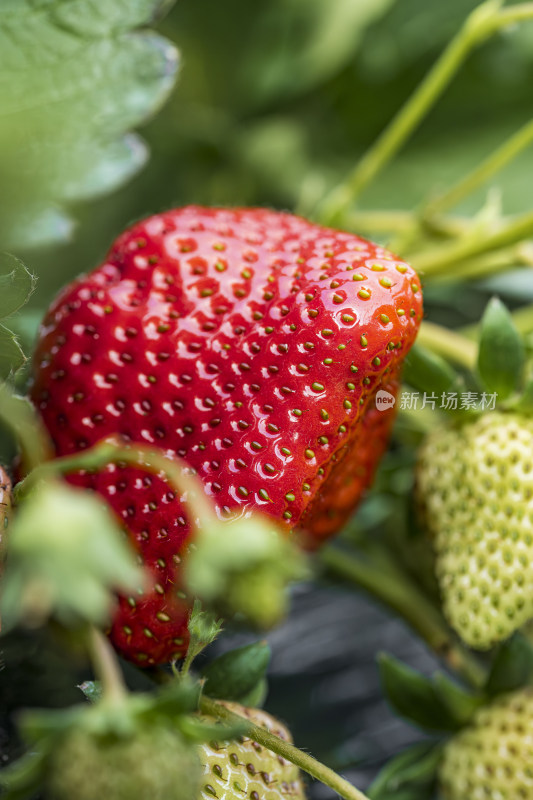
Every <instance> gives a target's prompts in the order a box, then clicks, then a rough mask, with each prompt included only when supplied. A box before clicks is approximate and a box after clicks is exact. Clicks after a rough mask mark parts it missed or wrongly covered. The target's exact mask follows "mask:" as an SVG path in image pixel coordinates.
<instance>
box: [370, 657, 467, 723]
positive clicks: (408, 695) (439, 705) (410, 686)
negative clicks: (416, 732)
mask: <svg viewBox="0 0 533 800" xmlns="http://www.w3.org/2000/svg"><path fill="white" fill-rule="evenodd" d="M379 671H380V676H381V683H382V686H383V691H384V692H385V696H386V698H387V700H388V702H389V703H390V704H391V706H392V707H393V709H394V710H395V711H396V712H397V713H398V714H399V715H400V716H401V717H404V718H405V719H407V720H409V722H412V723H414V724H415V725H417V726H418V727H420V728H423V729H424V730H428V731H456V730H458V729H459V728H461V727H462V726H463V725H464V722H465V720H464V715H465V714H464V711H462V710H461V711H460V712H459V714H458V713H457V709H456V708H455V703H456V699H457V692H459V691H460V690H459V687H456V686H455V685H454V684H451V682H449V681H448V685H446V684H445V683H444V682H443V681H442V679H441V681H440V683H439V684H438V685H435V684H434V682H433V681H432V680H431V679H429V678H426V677H424V676H423V675H422V674H421V673H419V672H417V671H416V670H414V669H412V668H411V667H408V666H407V665H406V664H403V663H402V662H401V661H398V659H396V658H394V657H393V656H390V655H385V654H382V655H381V656H380V657H379ZM450 686H453V696H451V697H448V696H447V695H448V692H449V691H450ZM450 693H451V691H450ZM465 695H466V693H465ZM466 696H467V695H466ZM474 710H475V707H472V709H471V712H470V713H471V714H472V713H473V712H474Z"/></svg>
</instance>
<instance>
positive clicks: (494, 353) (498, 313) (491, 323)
mask: <svg viewBox="0 0 533 800" xmlns="http://www.w3.org/2000/svg"><path fill="white" fill-rule="evenodd" d="M524 364H525V349H524V343H523V341H522V337H521V336H520V333H519V332H518V330H517V329H516V327H515V324H514V322H513V318H512V316H511V314H510V313H509V311H508V310H507V308H506V307H505V306H504V304H503V303H502V302H501V300H499V298H497V297H493V298H492V300H490V301H489V303H488V305H487V308H486V309H485V313H484V314H483V318H482V320H481V335H480V341H479V355H478V371H479V374H480V377H481V380H482V381H483V383H484V385H485V387H486V388H487V389H488V391H489V392H496V393H497V394H498V399H499V400H505V399H506V398H507V397H509V395H510V394H512V393H513V392H514V391H515V390H516V389H517V388H518V386H519V385H520V383H521V381H522V376H523V371H524Z"/></svg>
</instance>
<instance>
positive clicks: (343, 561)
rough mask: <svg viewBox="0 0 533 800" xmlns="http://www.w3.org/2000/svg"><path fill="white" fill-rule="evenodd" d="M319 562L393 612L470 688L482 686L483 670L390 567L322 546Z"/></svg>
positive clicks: (402, 576)
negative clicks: (471, 686)
mask: <svg viewBox="0 0 533 800" xmlns="http://www.w3.org/2000/svg"><path fill="white" fill-rule="evenodd" d="M320 559H321V561H322V563H323V565H324V566H325V567H326V569H327V570H328V571H329V572H332V573H334V574H336V575H338V576H339V577H341V578H344V579H345V580H348V581H350V582H351V583H355V584H356V585H357V586H358V587H360V588H361V589H364V590H365V591H367V592H368V593H369V594H371V595H372V596H373V597H375V598H377V599H378V600H379V601H380V602H382V603H383V604H384V605H386V606H388V607H389V608H391V609H392V610H393V611H396V612H397V613H398V614H399V615H400V616H401V617H402V618H403V619H404V620H405V621H406V622H407V623H408V624H409V625H410V626H411V627H412V628H413V629H414V630H415V631H416V632H417V633H418V634H419V635H420V636H421V637H422V638H423V639H424V641H425V642H426V643H427V644H428V645H429V646H430V647H431V648H432V650H434V652H435V653H436V654H437V655H438V656H440V657H441V658H443V659H444V660H445V661H446V662H447V663H448V664H449V666H450V667H452V669H454V670H455V671H456V672H458V673H459V674H460V675H462V676H463V678H465V680H467V681H468V682H469V683H470V684H471V685H473V686H476V687H479V686H482V685H483V684H484V682H485V678H486V675H485V671H484V669H483V668H482V667H481V665H480V664H479V663H478V661H477V659H475V658H474V656H472V654H471V653H469V651H468V650H466V649H465V648H464V647H463V646H462V645H461V644H460V643H459V642H458V641H457V640H456V639H455V638H454V637H453V634H452V633H451V631H450V629H449V627H448V625H447V624H446V622H445V621H444V619H443V618H442V616H441V614H440V613H439V611H438V610H437V609H436V608H434V607H433V606H432V605H430V603H429V602H428V600H427V598H426V597H425V595H424V594H423V593H422V592H421V591H420V589H418V588H417V587H416V586H415V585H414V584H413V582H412V581H410V580H409V578H408V577H407V575H405V574H404V573H401V572H399V571H398V569H397V568H396V567H394V566H393V565H391V564H387V567H386V568H385V569H384V568H382V567H381V566H377V565H376V564H373V563H372V562H371V561H370V560H367V559H364V560H363V559H359V558H357V557H355V555H353V554H348V553H346V551H344V550H341V549H340V548H337V547H326V548H325V549H324V550H322V552H321V554H320Z"/></svg>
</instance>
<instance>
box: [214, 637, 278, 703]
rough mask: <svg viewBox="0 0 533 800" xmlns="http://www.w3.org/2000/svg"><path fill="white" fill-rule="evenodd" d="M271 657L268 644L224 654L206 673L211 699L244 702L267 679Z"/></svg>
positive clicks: (246, 646) (257, 643) (250, 646)
mask: <svg viewBox="0 0 533 800" xmlns="http://www.w3.org/2000/svg"><path fill="white" fill-rule="evenodd" d="M270 655H271V653H270V647H269V646H268V644H267V642H254V643H253V644H249V645H245V646H244V647H238V648H237V649H236V650H230V652H229V653H224V654H223V655H221V656H219V657H218V658H217V659H215V660H214V661H212V662H211V663H210V664H209V665H208V666H207V667H206V668H205V669H204V670H203V671H202V674H203V677H204V678H205V679H206V683H205V693H206V694H207V695H208V696H209V697H216V698H220V699H222V700H236V701H241V702H242V701H243V700H244V698H245V697H246V696H247V695H249V694H251V693H252V692H253V691H254V690H255V689H256V687H257V684H258V683H260V682H261V681H262V680H263V679H264V677H265V674H266V671H267V668H268V664H269V662H270Z"/></svg>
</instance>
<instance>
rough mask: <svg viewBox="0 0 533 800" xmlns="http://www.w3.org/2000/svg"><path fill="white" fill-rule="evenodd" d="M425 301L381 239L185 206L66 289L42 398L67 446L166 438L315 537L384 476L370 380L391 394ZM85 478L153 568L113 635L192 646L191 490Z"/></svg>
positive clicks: (123, 472)
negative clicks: (178, 585)
mask: <svg viewBox="0 0 533 800" xmlns="http://www.w3.org/2000/svg"><path fill="white" fill-rule="evenodd" d="M421 314H422V299H421V292H420V283H419V280H418V279H417V276H416V274H415V272H414V271H413V270H412V269H411V267H409V266H408V265H407V264H404V263H403V262H401V261H397V260H396V259H395V258H394V257H393V256H392V255H391V254H390V253H388V252H387V251H386V250H384V249H383V248H381V247H379V246H377V245H375V244H372V243H370V242H367V241H365V240H364V239H360V238H359V237H357V236H354V235H352V234H349V233H341V232H339V231H335V230H331V229H327V228H322V227H319V226H317V225H313V224H311V223H309V222H307V221H305V220H303V219H300V218H298V217H295V216H292V215H290V214H284V213H277V212H273V211H267V210H263V209H237V210H225V209H208V208H198V207H186V208H182V209H177V210H175V211H170V212H168V213H165V214H159V215H157V216H154V217H151V218H149V219H147V220H144V221H143V222H140V223H138V224H137V225H135V226H134V227H132V228H131V229H130V230H128V231H126V232H125V233H124V234H123V235H122V236H120V237H119V238H118V240H117V241H116V242H115V244H114V245H113V247H112V249H111V251H110V252H109V255H108V257H107V259H106V261H105V263H104V264H102V265H101V266H100V267H98V269H96V270H95V271H94V272H92V273H91V274H90V275H88V276H86V277H82V278H81V279H79V280H78V281H76V282H75V283H74V284H72V285H71V286H69V287H67V288H66V289H65V290H64V291H63V292H62V293H61V294H60V296H59V297H58V299H57V300H56V302H55V303H54V305H53V306H52V308H51V310H50V312H49V313H48V316H47V317H46V319H45V321H44V323H43V326H42V329H41V337H40V342H39V345H38V349H37V354H36V358H35V383H34V387H33V392H32V394H33V399H34V402H35V403H36V405H37V406H38V408H39V409H40V411H41V414H42V416H43V419H44V421H45V423H46V425H47V426H48V428H49V430H50V433H51V435H52V437H53V440H54V442H55V447H56V449H57V452H58V453H60V454H68V453H72V452H74V451H76V450H80V449H82V448H85V447H87V446H89V445H91V444H93V443H95V442H97V441H98V440H100V439H102V438H104V437H107V436H109V435H112V434H115V435H116V434H117V433H118V434H121V435H122V436H123V437H124V439H125V440H126V441H136V442H143V443H150V444H154V445H157V446H159V447H160V448H162V449H163V450H164V451H165V452H166V453H167V454H168V455H169V456H170V457H172V456H173V455H174V454H178V455H179V456H181V457H182V458H184V459H185V460H186V461H187V462H188V463H189V464H190V465H191V466H193V467H194V468H195V469H196V470H197V472H198V475H199V476H200V478H201V479H202V480H203V482H204V485H205V488H206V491H207V493H208V495H210V496H211V497H212V498H213V501H214V502H215V504H216V506H217V509H218V511H219V513H221V514H223V513H225V512H226V511H227V510H229V509H235V508H240V511H241V513H242V514H246V513H249V512H250V511H251V510H252V509H259V510H261V511H263V512H266V513H267V514H269V515H271V516H272V517H274V518H276V519H278V520H281V521H283V522H284V523H285V524H286V525H287V527H288V528H293V527H295V526H298V527H300V528H305V530H306V532H307V542H308V545H309V547H316V546H317V545H318V544H320V542H321V541H322V540H323V539H324V538H326V537H327V536H330V535H331V534H332V533H334V532H335V531H336V530H338V528H339V527H340V525H341V524H342V522H343V521H344V520H345V519H346V517H347V515H348V514H349V513H350V511H351V510H352V509H353V507H354V505H355V504H356V503H357V501H358V499H359V497H360V495H361V492H362V491H363V489H364V488H365V487H366V486H367V485H368V484H369V482H370V480H371V477H372V473H373V471H374V468H375V466H376V463H377V461H378V460H379V457H380V456H381V453H382V451H383V449H384V448H385V445H386V441H387V435H388V431H389V428H390V425H391V422H392V417H393V410H392V409H389V410H387V411H378V410H377V409H376V407H375V402H374V396H375V393H376V391H377V390H378V389H386V390H387V391H389V392H390V393H391V394H393V395H396V393H397V389H398V369H399V366H400V364H401V361H402V359H403V358H404V356H405V354H406V352H407V351H408V349H409V347H410V346H411V344H412V342H413V340H414V338H415V335H416V332H417V328H418V325H419V322H420V319H421ZM77 482H78V483H81V484H82V485H85V486H90V487H92V488H94V489H96V490H97V491H98V492H100V493H101V494H102V495H103V496H104V497H105V498H106V500H108V502H109V503H110V504H111V506H112V507H113V508H114V509H115V511H116V512H117V514H119V515H120V517H121V518H122V519H123V520H124V523H125V524H126V526H127V528H128V529H129V531H130V532H131V536H132V537H133V539H134V541H135V542H136V545H137V547H138V549H139V551H140V553H141V554H142V557H143V559H144V561H145V563H146V565H147V566H148V567H149V568H150V569H151V570H152V571H153V572H154V574H155V576H156V586H155V591H154V592H153V593H152V594H151V595H150V596H149V597H148V598H145V599H138V598H129V599H125V598H124V599H122V600H121V601H120V611H119V613H118V614H117V617H116V619H115V623H114V626H113V631H112V638H113V641H114V643H115V645H116V646H117V648H118V649H119V650H120V651H121V652H122V653H123V654H124V655H126V656H127V657H128V658H130V659H132V660H134V661H136V662H138V663H142V664H153V663H157V662H162V661H166V660H168V659H170V658H171V657H173V656H175V655H176V654H180V653H181V652H182V651H183V646H184V644H183V640H184V631H185V630H186V626H185V620H186V615H187V609H186V606H185V604H184V602H183V601H182V600H180V599H179V598H178V597H177V596H176V593H175V591H174V588H173V587H174V578H175V571H176V566H177V564H178V563H179V561H180V557H181V555H182V554H183V553H184V551H185V550H186V544H187V540H188V536H189V524H188V521H187V518H186V516H185V514H184V512H183V510H182V507H181V505H180V503H179V501H178V499H176V497H175V496H174V494H173V493H172V492H171V491H170V490H169V486H168V485H167V484H166V483H165V482H164V481H162V480H159V479H157V478H153V477H150V476H148V475H146V474H143V473H141V472H138V471H135V470H133V469H131V468H124V469H121V468H118V467H115V466H110V467H108V468H107V469H106V470H105V471H103V472H102V473H100V474H98V475H96V476H95V475H84V476H81V477H79V478H78V479H77Z"/></svg>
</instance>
